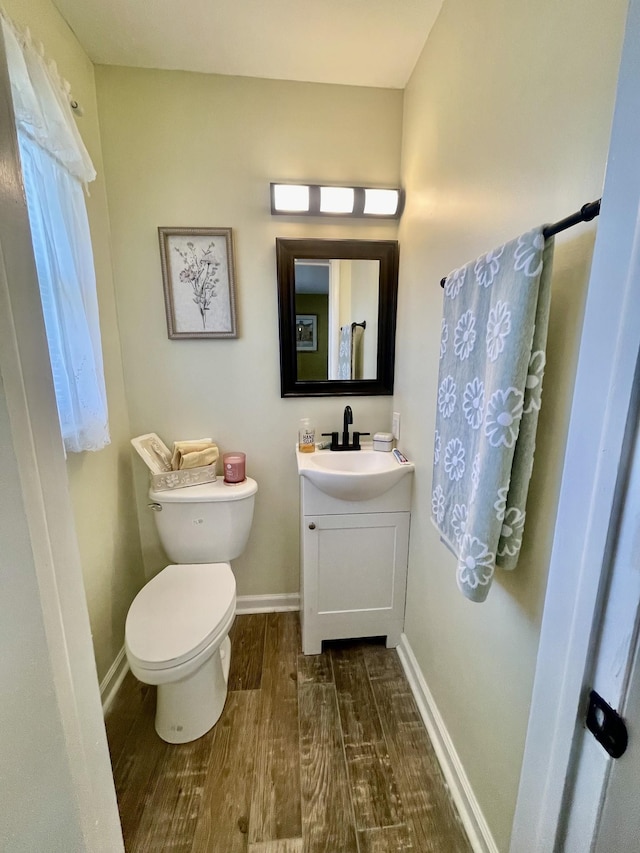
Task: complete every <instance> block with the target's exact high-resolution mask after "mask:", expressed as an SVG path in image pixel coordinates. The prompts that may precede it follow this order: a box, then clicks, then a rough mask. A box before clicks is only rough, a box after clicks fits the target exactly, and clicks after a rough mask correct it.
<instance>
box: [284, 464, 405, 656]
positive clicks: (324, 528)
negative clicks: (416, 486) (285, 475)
mask: <svg viewBox="0 0 640 853" xmlns="http://www.w3.org/2000/svg"><path fill="white" fill-rule="evenodd" d="M409 483H410V478H406V481H403V482H401V483H399V484H398V485H397V486H395V487H394V488H393V489H391V490H390V491H389V492H387V493H386V495H382V496H381V497H379V498H377V499H375V500H367V501H342V500H337V499H334V498H330V497H328V496H327V495H325V494H323V493H321V492H320V491H319V490H318V489H316V488H315V486H313V484H311V483H309V482H308V481H306V480H303V481H302V484H301V500H302V513H301V537H300V538H301V599H302V600H301V623H302V649H303V652H304V653H305V654H307V655H311V654H319V653H320V652H321V651H322V648H321V646H322V641H323V640H329V639H340V638H347V637H372V636H385V637H386V638H387V647H395V646H397V645H398V643H399V642H400V635H401V634H402V631H403V628H404V612H405V595H406V586H407V562H408V552H409V525H410V517H411V513H410V512H409V499H410V485H409ZM391 509H394V510H399V511H391ZM314 510H315V511H314Z"/></svg>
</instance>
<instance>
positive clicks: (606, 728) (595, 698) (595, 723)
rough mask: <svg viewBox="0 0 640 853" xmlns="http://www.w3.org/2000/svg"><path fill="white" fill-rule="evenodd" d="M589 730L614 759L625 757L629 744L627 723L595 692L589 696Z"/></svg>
mask: <svg viewBox="0 0 640 853" xmlns="http://www.w3.org/2000/svg"><path fill="white" fill-rule="evenodd" d="M587 728H588V729H589V731H590V732H591V734H592V735H593V736H594V738H595V739H596V740H597V741H598V743H599V744H600V745H601V746H602V747H603V748H604V749H606V751H607V752H608V753H609V755H610V756H611V757H612V758H620V756H621V755H624V752H625V750H626V748H627V743H628V742H629V735H628V733H627V727H626V725H625V722H624V720H623V719H622V717H621V716H620V714H618V712H617V711H614V710H613V708H612V707H611V705H609V704H608V702H606V701H605V700H604V699H603V698H602V696H600V694H599V693H596V691H595V690H592V691H591V693H590V694H589V708H588V710H587Z"/></svg>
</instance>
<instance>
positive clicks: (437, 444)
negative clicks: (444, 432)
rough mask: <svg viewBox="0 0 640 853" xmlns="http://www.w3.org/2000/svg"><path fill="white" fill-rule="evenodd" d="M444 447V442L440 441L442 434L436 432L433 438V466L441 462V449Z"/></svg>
mask: <svg viewBox="0 0 640 853" xmlns="http://www.w3.org/2000/svg"><path fill="white" fill-rule="evenodd" d="M441 446H442V442H441V441H440V433H439V431H438V430H436V433H435V435H434V437H433V464H434V465H437V464H438V462H439V461H440V449H441Z"/></svg>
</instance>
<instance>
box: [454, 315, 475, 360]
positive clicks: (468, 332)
mask: <svg viewBox="0 0 640 853" xmlns="http://www.w3.org/2000/svg"><path fill="white" fill-rule="evenodd" d="M475 327H476V318H475V317H474V316H473V312H472V311H471V309H469V311H465V312H464V314H463V315H462V317H460V319H459V320H458V325H457V326H456V331H455V334H454V338H453V343H454V350H455V353H456V355H457V356H458V358H459V359H460V360H461V361H464V360H465V358H468V357H469V356H470V355H471V352H472V351H473V345H474V344H475V342H476V328H475Z"/></svg>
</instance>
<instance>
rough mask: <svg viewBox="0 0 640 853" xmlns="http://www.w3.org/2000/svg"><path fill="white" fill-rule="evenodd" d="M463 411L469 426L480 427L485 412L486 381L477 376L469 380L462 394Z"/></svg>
mask: <svg viewBox="0 0 640 853" xmlns="http://www.w3.org/2000/svg"><path fill="white" fill-rule="evenodd" d="M462 411H463V412H464V416H465V418H466V419H467V422H468V424H469V426H470V427H471V428H472V429H479V428H480V425H481V424H482V417H483V414H484V382H482V381H481V380H480V379H479V378H478V377H477V376H476V378H475V379H474V380H473V381H472V382H467V387H466V388H465V389H464V394H463V395H462Z"/></svg>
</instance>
